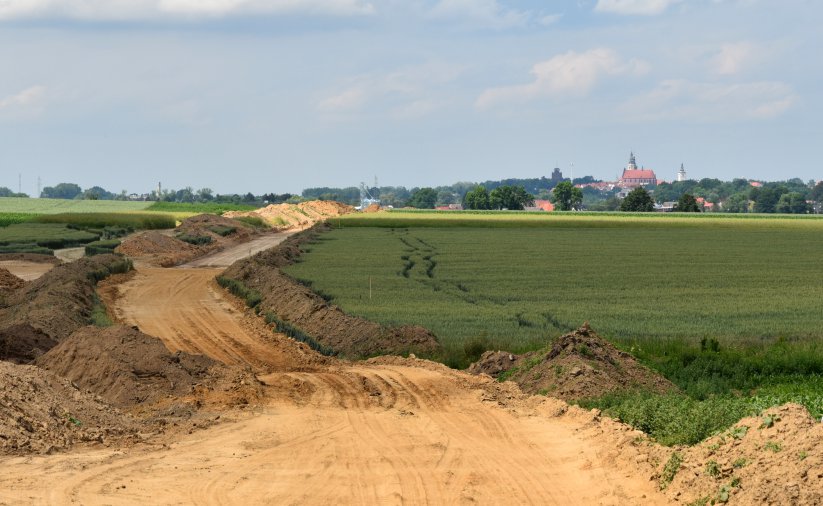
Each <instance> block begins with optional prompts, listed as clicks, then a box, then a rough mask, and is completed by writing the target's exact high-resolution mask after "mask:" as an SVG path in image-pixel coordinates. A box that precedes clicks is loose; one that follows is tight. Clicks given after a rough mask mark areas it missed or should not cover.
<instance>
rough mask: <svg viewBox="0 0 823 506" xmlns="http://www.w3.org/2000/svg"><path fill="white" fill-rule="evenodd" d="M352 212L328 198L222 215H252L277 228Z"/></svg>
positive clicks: (303, 225) (292, 227)
mask: <svg viewBox="0 0 823 506" xmlns="http://www.w3.org/2000/svg"><path fill="white" fill-rule="evenodd" d="M352 212H354V208H353V207H351V206H349V205H346V204H341V203H340V202H334V201H330V200H312V201H309V202H301V203H299V204H272V205H269V206H266V207H264V208H261V209H257V210H255V211H246V212H243V211H229V212H227V213H224V214H223V216H225V217H227V218H235V217H238V216H252V217H257V218H260V219H262V220H263V221H264V222H266V223H268V224H269V225H271V226H272V227H275V228H278V229H294V228H308V227H310V226H312V225H314V224H315V223H318V222H321V221H324V220H327V219H329V218H334V217H336V216H341V215H343V214H348V213H352Z"/></svg>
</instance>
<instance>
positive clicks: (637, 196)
mask: <svg viewBox="0 0 823 506" xmlns="http://www.w3.org/2000/svg"><path fill="white" fill-rule="evenodd" d="M620 210H621V211H628V212H635V213H648V212H651V211H654V201H653V200H652V197H651V195H649V192H647V191H646V189H645V188H643V187H642V186H638V187H637V188H635V189H634V190H632V191H631V192H629V194H628V195H626V198H625V199H623V202H621V203H620Z"/></svg>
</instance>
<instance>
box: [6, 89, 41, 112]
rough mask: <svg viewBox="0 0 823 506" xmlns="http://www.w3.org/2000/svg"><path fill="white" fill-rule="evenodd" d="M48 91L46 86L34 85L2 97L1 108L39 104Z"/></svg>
mask: <svg viewBox="0 0 823 506" xmlns="http://www.w3.org/2000/svg"><path fill="white" fill-rule="evenodd" d="M45 93H46V87H45V86H32V87H30V88H26V89H25V90H23V91H21V92H20V93H17V94H15V95H10V96H8V97H5V98H0V109H11V108H15V107H31V106H36V105H39V104H40V102H41V100H42V98H43V96H44V95H45Z"/></svg>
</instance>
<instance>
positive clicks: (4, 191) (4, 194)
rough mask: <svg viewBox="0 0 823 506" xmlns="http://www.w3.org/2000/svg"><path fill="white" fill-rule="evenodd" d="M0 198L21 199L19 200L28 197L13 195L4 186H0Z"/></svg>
mask: <svg viewBox="0 0 823 506" xmlns="http://www.w3.org/2000/svg"><path fill="white" fill-rule="evenodd" d="M0 197H21V198H28V197H29V196H28V195H27V194H25V193H14V192H13V191H11V190H10V189H9V188H6V187H5V186H0Z"/></svg>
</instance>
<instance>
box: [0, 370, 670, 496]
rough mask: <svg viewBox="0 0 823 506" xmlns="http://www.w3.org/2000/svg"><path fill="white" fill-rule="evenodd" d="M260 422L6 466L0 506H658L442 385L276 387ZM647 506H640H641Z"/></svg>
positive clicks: (588, 454)
mask: <svg viewBox="0 0 823 506" xmlns="http://www.w3.org/2000/svg"><path fill="white" fill-rule="evenodd" d="M263 380H264V381H265V382H267V383H269V384H271V385H272V391H273V393H275V394H276V393H277V392H280V393H282V392H284V391H288V390H289V389H288V388H286V387H285V385H287V384H290V385H292V386H294V387H298V388H297V389H296V390H295V389H292V390H291V391H292V392H293V393H295V392H297V391H302V394H301V395H300V400H299V401H297V402H293V401H289V400H286V399H283V398H279V399H278V398H273V399H272V400H271V401H270V402H269V403H268V404H267V405H265V406H263V407H261V408H260V409H259V410H258V412H257V413H254V414H251V415H244V416H243V417H242V418H241V419H238V420H234V421H230V422H225V423H223V424H221V425H218V426H216V427H213V428H211V429H208V430H206V431H203V432H199V433H195V434H193V435H190V436H188V437H186V438H185V439H183V440H182V441H180V442H177V443H174V444H172V445H170V447H167V448H163V447H157V448H151V447H149V448H142V449H135V450H131V451H130V452H129V453H126V454H124V453H120V452H116V451H111V450H103V451H100V450H97V451H87V452H82V453H74V454H69V455H56V456H43V457H31V458H13V459H9V460H8V461H6V462H4V463H3V470H2V471H0V504H2V503H4V502H7V503H9V504H16V503H37V504H68V503H76V504H85V505H95V504H140V503H143V504H474V503H479V504H558V505H560V504H562V505H576V504H586V505H590V504H614V505H625V504H663V503H664V501H663V500H662V498H661V497H660V496H658V495H656V492H655V491H654V490H653V485H654V484H653V483H652V482H649V481H648V480H643V479H639V478H636V477H631V476H625V475H624V474H625V473H621V472H619V471H618V470H617V469H615V468H614V467H611V463H610V462H609V461H608V459H606V458H605V457H604V453H603V452H604V451H605V449H604V448H599V447H598V446H597V445H596V444H594V443H592V442H591V441H586V440H585V439H584V438H583V437H582V436H581V435H580V434H579V433H577V432H576V429H577V428H578V427H579V426H580V425H581V423H582V422H580V421H576V420H575V419H570V420H563V419H557V418H547V417H544V416H539V415H535V416H517V415H513V414H511V413H509V412H507V411H505V410H503V409H501V408H499V407H497V405H496V403H494V402H488V401H484V400H483V398H482V393H481V392H480V391H478V390H473V389H471V388H467V387H466V386H465V385H462V384H461V383H460V381H459V378H456V377H455V376H454V375H452V374H450V373H446V372H439V371H432V370H427V369H422V368H414V367H404V366H367V365H361V366H355V367H348V368H341V369H339V370H328V371H327V372H323V373H274V374H271V375H268V376H264V377H263ZM644 496H645V497H644Z"/></svg>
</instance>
